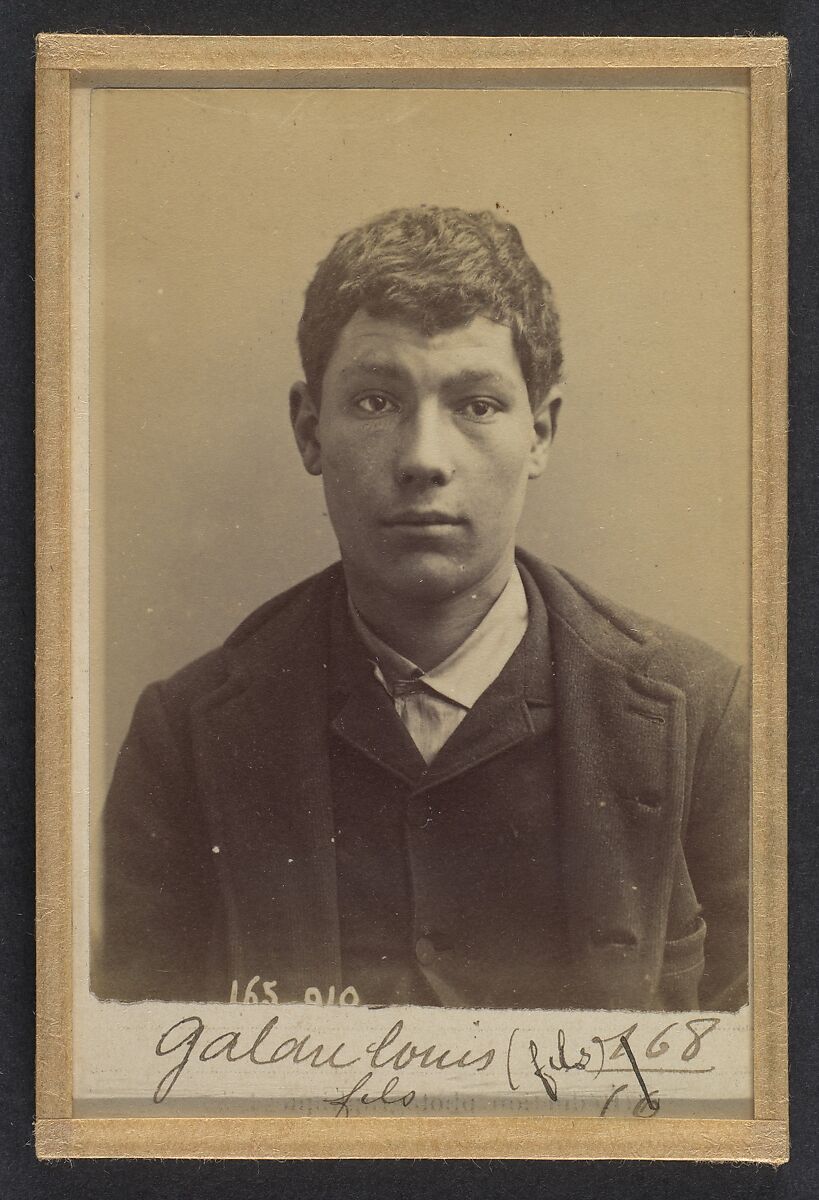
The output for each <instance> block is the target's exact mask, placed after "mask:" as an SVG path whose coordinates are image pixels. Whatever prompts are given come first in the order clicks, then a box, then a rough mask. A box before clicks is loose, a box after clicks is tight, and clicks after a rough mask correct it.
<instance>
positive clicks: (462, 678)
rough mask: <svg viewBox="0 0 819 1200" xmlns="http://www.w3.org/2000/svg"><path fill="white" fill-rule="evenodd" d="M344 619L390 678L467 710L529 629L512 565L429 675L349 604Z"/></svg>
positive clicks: (520, 585) (520, 586) (520, 583)
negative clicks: (418, 685) (479, 616)
mask: <svg viewBox="0 0 819 1200" xmlns="http://www.w3.org/2000/svg"><path fill="white" fill-rule="evenodd" d="M350 614H351V616H352V619H353V623H354V625H355V628H356V630H357V632H358V635H359V637H360V638H361V640H362V641H363V642H364V645H365V646H366V647H367V649H368V650H369V651H370V653H371V654H373V655H374V657H375V659H376V662H377V664H378V666H379V667H380V668H382V669H383V670H384V674H385V675H387V676H388V677H389V678H391V679H395V678H398V679H417V680H421V681H423V682H424V683H425V684H426V685H427V687H429V688H432V690H433V691H435V692H437V693H438V694H439V695H441V696H443V697H444V698H445V699H447V700H449V701H451V702H452V703H453V704H458V705H460V706H461V707H462V708H472V706H473V705H474V704H475V702H476V700H477V699H478V697H479V696H481V695H482V694H483V693H484V692H485V691H486V689H487V688H488V687H489V685H490V683H493V682H494V680H495V679H497V677H498V675H500V673H501V671H502V670H503V668H504V667H505V666H506V664H507V662H508V661H509V659H510V658H511V656H512V654H513V653H514V651H515V649H516V648H517V646H518V645H519V644H520V642H521V640H522V638H523V635H524V633H525V632H526V628H527V625H528V624H529V608H528V605H527V602H526V592H525V591H524V588H523V581H522V579H521V577H520V571H519V570H518V569H517V567H516V566H513V568H512V573H511V575H510V576H509V581H508V583H507V584H506V587H505V588H504V589H503V591H502V592H501V594H500V595H499V596H498V598H497V600H496V601H495V603H494V604H493V605H492V607H491V608H490V610H489V612H488V613H487V614H486V616H485V617H484V618H483V620H482V621H481V623H480V624H479V625H478V626H477V627H476V628H475V629H473V631H472V633H470V635H469V637H467V638H466V639H465V641H463V642H461V644H460V646H457V647H456V649H455V650H453V651H452V653H451V654H450V655H448V656H447V657H446V658H445V659H444V660H443V662H440V663H438V665H437V666H436V667H433V668H432V669H431V670H429V671H422V670H421V668H420V667H418V666H416V664H415V663H413V662H410V660H409V659H407V658H404V656H403V655H401V654H398V653H397V651H395V650H393V649H392V647H391V646H388V645H387V644H386V643H385V642H382V641H381V639H380V638H379V637H378V636H377V635H376V634H374V633H373V631H372V630H371V629H370V628H369V627H368V626H367V625H366V624H365V623H364V621H363V619H362V617H361V615H360V613H359V612H358V611H357V609H356V608H355V606H354V605H353V603H352V600H350Z"/></svg>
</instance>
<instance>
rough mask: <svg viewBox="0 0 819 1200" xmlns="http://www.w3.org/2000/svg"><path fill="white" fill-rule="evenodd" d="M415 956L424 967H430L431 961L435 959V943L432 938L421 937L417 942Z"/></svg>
mask: <svg viewBox="0 0 819 1200" xmlns="http://www.w3.org/2000/svg"><path fill="white" fill-rule="evenodd" d="M415 957H416V958H417V959H418V961H419V963H420V964H421V966H422V967H428V966H429V964H430V963H432V962H434V961H435V957H436V954H435V944H434V942H433V941H432V940H431V938H428V937H419V939H418V941H417V942H416V943H415Z"/></svg>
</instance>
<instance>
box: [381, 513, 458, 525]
mask: <svg viewBox="0 0 819 1200" xmlns="http://www.w3.org/2000/svg"><path fill="white" fill-rule="evenodd" d="M383 524H384V525H415V526H418V527H421V528H423V527H424V526H426V525H463V524H464V519H463V517H453V516H452V515H451V514H450V513H441V512H403V513H397V514H396V515H395V516H394V517H388V518H387V519H386V520H385V521H384V522H383Z"/></svg>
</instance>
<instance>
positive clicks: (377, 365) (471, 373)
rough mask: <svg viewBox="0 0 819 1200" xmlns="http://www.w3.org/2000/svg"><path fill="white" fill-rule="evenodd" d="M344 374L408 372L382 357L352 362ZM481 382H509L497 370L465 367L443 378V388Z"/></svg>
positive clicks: (390, 376)
mask: <svg viewBox="0 0 819 1200" xmlns="http://www.w3.org/2000/svg"><path fill="white" fill-rule="evenodd" d="M341 373H342V375H359V374H360V375H380V376H381V377H382V378H386V379H397V380H401V379H406V378H407V372H406V371H405V370H404V368H403V367H400V366H398V364H397V363H394V362H391V361H389V360H385V361H381V360H380V359H360V360H359V361H358V362H355V363H351V364H350V366H349V367H344V368H343V369H342V372H341ZM479 383H500V384H503V383H508V381H507V380H506V378H505V377H504V376H503V375H499V374H498V373H497V371H491V370H485V371H482V370H480V369H477V368H476V369H472V368H469V367H465V368H464V370H463V371H456V373H455V374H454V375H448V376H447V377H446V379H444V380H442V383H441V386H442V387H443V388H452V387H463V386H472V385H473V384H479Z"/></svg>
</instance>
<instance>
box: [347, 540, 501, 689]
mask: <svg viewBox="0 0 819 1200" xmlns="http://www.w3.org/2000/svg"><path fill="white" fill-rule="evenodd" d="M513 565H514V552H512V554H510V556H509V558H508V559H506V558H504V560H503V561H502V562H501V563H498V564H497V565H496V566H495V567H494V568H493V569H492V570H491V571H490V572H489V573H488V574H487V575H486V576H485V577H484V579H482V580H481V581H480V582H479V583H477V584H475V585H474V586H473V587H471V588H469V589H468V590H467V591H465V592H459V593H456V594H453V595H449V596H444V597H440V598H436V599H434V600H430V599H428V598H423V599H417V598H414V597H406V596H402V597H401V598H400V599H397V598H396V597H395V596H394V595H393V594H392V593H390V594H386V593H381V592H379V591H374V590H373V589H372V588H371V587H369V586H368V587H367V588H366V589H365V588H364V587H363V586H362V584H361V581H360V580H356V579H355V577H354V576H353V575H352V573H351V572H349V571H346V572H345V574H346V577H347V587H348V589H349V592H350V596H351V598H352V601H353V604H354V605H355V607H356V609H357V610H358V612H359V613H360V614H361V616H362V617H363V619H364V620H365V621H366V623H367V624H368V625H369V627H370V629H372V631H373V632H374V633H375V634H376V635H377V636H378V637H380V638H381V640H382V641H383V642H386V644H387V645H388V646H391V647H392V649H393V650H395V651H397V653H398V654H401V655H403V657H404V658H408V659H409V660H410V662H414V663H415V664H416V665H417V666H419V667H421V669H422V670H424V671H430V670H432V668H433V667H436V666H437V665H438V663H440V662H443V661H444V659H445V658H448V657H449V655H450V654H451V653H452V652H453V650H456V649H457V648H458V646H460V645H461V643H462V642H465V641H466V639H467V638H468V637H469V635H470V633H472V631H473V630H474V629H477V627H478V625H480V623H481V621H482V620H483V619H484V617H485V616H486V614H487V613H488V612H489V610H490V608H491V607H492V605H493V604H494V603H495V601H496V600H497V598H498V596H500V594H501V592H502V591H503V589H504V588H505V587H506V584H507V583H508V582H509V576H510V574H511V571H512V567H513Z"/></svg>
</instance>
